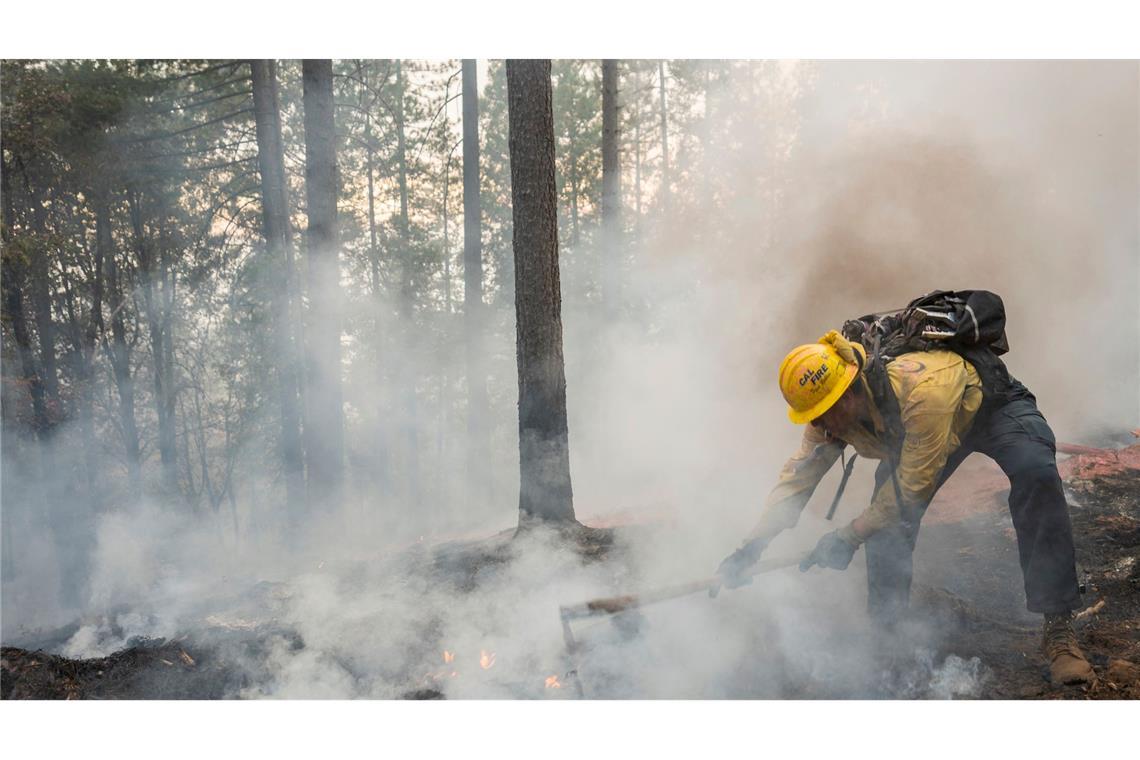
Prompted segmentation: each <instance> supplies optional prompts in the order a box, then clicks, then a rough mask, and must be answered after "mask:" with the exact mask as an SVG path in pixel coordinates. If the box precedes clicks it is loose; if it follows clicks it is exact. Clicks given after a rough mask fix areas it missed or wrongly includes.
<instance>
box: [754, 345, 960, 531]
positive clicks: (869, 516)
mask: <svg viewBox="0 0 1140 760" xmlns="http://www.w3.org/2000/svg"><path fill="white" fill-rule="evenodd" d="M887 377H888V378H889V379H890V385H891V390H893V391H894V394H895V396H896V397H897V398H898V402H899V412H900V415H901V418H902V427H903V431H904V438H903V442H902V449H901V451H900V454H899V462H898V470H897V473H896V475H897V477H898V484H899V488H900V490H901V491H902V497H903V500H904V502H905V503H907V504H908V505H921V504H925V503H926V502H927V501H929V500H930V498H931V497H932V496H933V495H934V491H935V488H936V486H937V485H938V479H939V476H940V475H941V474H942V468H943V467H944V466H945V465H946V460H947V458H948V457H949V456H950V454H952V453H953V452H954V451H955V450H956V449H957V448H958V447H959V446H960V445H961V442H962V438H963V437H964V436H965V435H966V433H967V432H968V431H969V429H970V425H971V423H972V422H973V421H974V416H975V414H977V411H978V407H980V406H981V404H982V382H981V380H980V379H979V377H978V373H977V372H976V371H975V370H974V367H973V366H972V365H971V364H970V363H969V362H967V361H966V360H965V359H963V358H962V357H961V356H959V355H958V354H956V353H954V352H952V351H917V352H912V353H907V354H902V355H901V356H899V357H898V358H896V359H895V360H894V361H892V362H889V363H888V364H887ZM857 382H859V383H860V385H861V386H862V387H863V392H864V393H867V398H868V402H869V401H870V394H869V392H868V391H867V390H866V386H865V384H863V383H862V381H861V380H860V381H857ZM867 407H868V409H870V415H869V417H870V418H869V419H864V420H862V421H859V422H856V423H855V424H853V425H852V426H851V428H850V429H847V430H842V431H838V432H836V433H835V434H834V436H829V435H828V434H827V432H826V431H824V430H823V429H822V428H819V427H815V426H813V425H810V424H809V425H807V426H806V427H805V429H804V436H803V441H802V443H801V445H800V449H799V451H797V452H796V453H795V454H794V455H793V456H792V458H791V459H789V460H788V461H787V463H786V464H785V465H784V467H783V469H781V470H780V478H779V482H778V483H777V484H776V486H775V488H773V489H772V492H771V493H770V494H769V495H768V499H767V501H766V502H765V504H764V509H763V511H762V513H761V516H760V521H759V522H758V523H757V525H756V527H755V528H754V529H753V530H752V532H751V533H750V534H749V539H752V538H764V539H769V540H770V539H771V538H773V537H774V536H775V535H776V534H778V533H780V532H781V531H783V530H786V529H787V528H791V527H792V526H794V525H795V524H796V521H797V520H799V516H800V512H802V511H803V508H804V506H805V505H806V504H807V502H808V500H809V499H810V498H811V495H812V493H813V492H814V491H815V487H816V486H817V485H819V481H820V480H822V479H823V476H824V475H826V474H827V471H828V470H829V469H831V466H832V465H833V464H834V463H835V461H836V460H837V459H838V458H839V454H840V451H842V449H843V446H844V445H845V444H850V445H851V446H852V447H854V449H855V451H856V452H857V453H858V454H859V456H862V457H866V458H868V459H885V458H887V457H888V456H889V452H890V442H889V441H887V440H886V429H885V426H884V424H883V421H882V418H881V417H880V416H879V414H878V411H877V410H875V409H874V404H872V403H868V404H867ZM860 517H862V518H863V519H862V522H863V526H864V531H865V532H866V529H867V528H868V527H869V528H870V529H871V531H872V532H874V531H877V530H880V529H882V528H884V527H886V526H888V525H892V524H894V523H896V522H897V521H898V519H899V505H898V503H897V499H896V496H895V491H894V487H893V486H891V485H890V484H889V482H888V484H887V486H886V487H883V488H880V489H879V490H878V492H877V493H876V494H875V496H874V498H873V499H872V500H871V504H870V506H868V507H867V509H866V510H864V512H863V514H862V515H860ZM851 532H852V531H850V530H849V531H846V533H847V534H848V535H850V534H851Z"/></svg>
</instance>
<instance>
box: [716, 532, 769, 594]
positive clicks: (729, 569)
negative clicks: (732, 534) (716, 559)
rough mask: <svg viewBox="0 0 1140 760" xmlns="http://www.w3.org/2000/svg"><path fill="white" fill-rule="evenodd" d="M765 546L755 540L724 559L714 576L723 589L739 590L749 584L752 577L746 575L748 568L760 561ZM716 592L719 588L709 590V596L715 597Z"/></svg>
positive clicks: (757, 539) (765, 544)
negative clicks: (719, 581) (716, 576)
mask: <svg viewBox="0 0 1140 760" xmlns="http://www.w3.org/2000/svg"><path fill="white" fill-rule="evenodd" d="M767 546H768V542H767V541H765V540H764V539H762V538H755V539H753V540H751V541H749V542H748V543H746V544H744V546H742V547H740V548H739V549H737V550H736V551H734V552H733V553H732V554H730V555H728V556H727V557H725V558H724V561H722V562H721V563H720V567H718V568H717V569H716V574H717V575H718V576H720V579H721V582H722V583H724V585H725V587H726V588H740V587H741V586H746V585H748V584H749V583H751V582H752V576H751V575H748V568H750V567H752V566H753V565H755V564H756V560H758V559H760V555H761V553H763V551H764V549H765V548H766V547H767ZM718 591H720V586H717V587H715V588H713V589H710V591H709V595H710V596H716V595H717V592H718Z"/></svg>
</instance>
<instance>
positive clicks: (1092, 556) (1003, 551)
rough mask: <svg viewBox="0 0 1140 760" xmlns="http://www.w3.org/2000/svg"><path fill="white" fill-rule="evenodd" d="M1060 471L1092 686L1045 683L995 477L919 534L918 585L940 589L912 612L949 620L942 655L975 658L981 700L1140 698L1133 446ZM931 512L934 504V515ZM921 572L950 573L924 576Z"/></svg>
mask: <svg viewBox="0 0 1140 760" xmlns="http://www.w3.org/2000/svg"><path fill="white" fill-rule="evenodd" d="M1061 471H1062V476H1063V478H1064V480H1065V485H1066V488H1067V491H1068V495H1069V502H1070V513H1071V515H1072V520H1073V535H1074V539H1075V543H1076V550H1077V564H1078V572H1079V574H1080V578H1081V581H1082V583H1083V585H1084V589H1085V592H1084V600H1085V607H1084V609H1083V610H1081V611H1079V612H1078V613H1077V621H1076V628H1077V636H1078V639H1079V641H1080V643H1081V646H1082V647H1083V648H1084V650H1085V654H1086V655H1087V656H1088V657H1089V660H1090V662H1091V663H1092V665H1093V667H1094V669H1095V670H1096V672H1097V675H1098V682H1097V683H1096V684H1094V685H1093V686H1091V687H1065V688H1060V689H1057V688H1053V687H1052V686H1051V685H1050V684H1049V681H1048V668H1047V667H1046V665H1045V662H1044V660H1043V658H1042V656H1041V654H1040V641H1041V640H1040V628H1039V626H1040V617H1038V616H1034V615H1031V614H1029V613H1028V612H1026V611H1025V609H1024V603H1025V597H1024V592H1023V591H1022V589H1021V576H1020V569H1019V566H1018V559H1017V544H1016V541H1015V537H1014V531H1013V525H1012V523H1011V521H1010V518H1009V514H1008V511H1007V510H1006V508H1005V502H1004V498H1005V494H1006V491H1005V490H1004V487H1003V486H1004V481H1003V480H1002V479H1001V478H998V479H996V480H993V481H990V482H992V483H995V485H996V487H995V486H991V487H990V489H988V490H987V489H979V490H978V491H975V492H974V494H973V498H974V502H973V509H972V510H971V511H970V513H968V514H966V515H965V516H955V518H956V519H952V520H951V521H948V522H940V523H936V524H933V525H924V526H923V531H922V533H923V535H922V536H920V539H919V547H918V553H916V581H921V582H925V583H928V584H932V586H933V584H937V585H938V586H939V587H940V590H939V592H938V593H936V594H934V595H933V597H934V598H931V596H932V595H930V594H926V595H924V594H922V593H919V594H917V595H916V599H915V603H916V604H917V605H926V606H928V607H931V608H935V609H936V610H937V611H938V612H940V613H942V614H943V616H944V617H946V618H949V619H950V620H949V624H948V625H947V629H946V630H947V632H948V636H947V638H946V641H945V642H944V644H943V647H944V648H945V650H946V651H953V652H956V653H957V654H959V655H960V656H963V657H971V656H977V657H979V658H980V659H981V661H982V662H983V663H985V665H986V666H987V667H988V668H989V669H990V671H991V676H990V677H989V678H988V679H987V680H986V681H985V684H984V687H983V690H982V694H981V696H982V697H983V698H994V699H1136V698H1140V668H1138V667H1137V666H1138V665H1140V446H1133V447H1131V448H1129V449H1125V450H1123V451H1121V452H1120V453H1119V454H1117V455H1112V454H1109V455H1106V456H1085V455H1082V456H1077V457H1073V458H1071V459H1069V460H1067V461H1064V462H1062V463H1061ZM951 482H952V481H951ZM947 485H948V486H949V483H948V484H947ZM936 507H937V502H936V504H935V505H934V506H933V507H932V511H933V510H934V509H935V508H936ZM939 552H941V553H942V555H943V556H941V557H939V556H937V554H938V553H939ZM932 555H933V556H932ZM924 565H931V566H939V567H943V568H945V567H947V566H949V567H952V568H954V572H949V573H948V572H945V571H943V572H940V573H939V575H938V577H937V578H934V577H924V575H923V566H924ZM924 596H925V597H926V598H924Z"/></svg>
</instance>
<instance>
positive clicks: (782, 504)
mask: <svg viewBox="0 0 1140 760" xmlns="http://www.w3.org/2000/svg"><path fill="white" fill-rule="evenodd" d="M842 450H843V444H842V443H840V442H837V441H832V440H829V439H828V438H827V437H826V436H825V435H824V433H823V431H822V430H819V429H818V428H815V427H813V426H811V425H808V426H807V428H806V429H805V430H804V437H803V440H802V442H801V443H800V448H799V450H798V451H797V452H796V453H795V454H794V455H792V458H791V459H789V460H788V461H787V462H786V463H785V464H784V466H783V468H782V469H781V470H780V477H779V481H778V482H777V483H776V486H775V487H774V488H773V489H772V491H771V493H769V494H768V499H767V500H766V501H765V503H764V509H763V510H762V511H761V513H760V520H759V521H758V522H757V523H756V527H754V528H753V529H752V531H751V532H750V533H749V534H748V538H747V540H749V541H751V540H753V539H757V538H760V539H764V540H771V539H773V538H775V537H776V535H777V534H779V533H780V532H782V531H784V530H787V529H788V528H791V527H794V526H795V524H796V522H797V521H798V520H799V518H800V513H801V512H803V509H804V507H805V506H806V505H807V503H808V500H809V499H811V495H812V494H813V493H814V492H815V487H816V486H817V485H819V481H821V480H823V476H824V475H826V474H827V471H828V470H830V469H831V466H832V465H833V464H835V460H836V459H838V458H839V453H840V451H842Z"/></svg>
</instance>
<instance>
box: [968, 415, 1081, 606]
mask: <svg viewBox="0 0 1140 760" xmlns="http://www.w3.org/2000/svg"><path fill="white" fill-rule="evenodd" d="M979 433H983V435H982V436H979V440H978V444H977V445H978V448H979V449H980V450H981V451H983V452H984V453H986V454H987V455H989V456H990V457H992V458H993V459H994V460H995V461H996V462H997V463H998V465H1000V466H1001V468H1002V470H1003V471H1004V472H1005V474H1006V476H1007V477H1009V485H1010V491H1009V512H1010V515H1011V516H1012V518H1013V527H1014V530H1016V531H1017V551H1018V555H1019V558H1020V560H1021V572H1022V575H1023V577H1024V581H1025V599H1026V603H1027V604H1026V606H1028V608H1029V610H1030V612H1040V613H1043V614H1057V613H1067V612H1069V611H1071V610H1074V609H1077V608H1078V607H1080V605H1081V597H1080V591H1079V590H1078V585H1077V571H1076V552H1075V550H1074V548H1073V526H1072V523H1071V522H1070V520H1069V507H1068V504H1067V503H1066V501H1065V494H1064V491H1063V490H1062V488H1061V476H1060V474H1058V472H1057V458H1056V447H1057V444H1056V439H1055V438H1054V437H1053V431H1052V430H1051V429H1050V428H1049V423H1047V422H1046V421H1045V418H1044V417H1043V416H1042V415H1041V412H1040V411H1038V409H1037V404H1036V403H1035V402H1034V401H1033V400H1032V399H1031V398H1025V399H1018V400H1016V401H1012V402H1010V403H1008V404H1006V405H1005V406H1004V407H1002V408H1000V409H996V410H994V412H993V414H992V415H991V417H990V419H989V421H988V424H987V425H986V429H985V430H984V431H979Z"/></svg>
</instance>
